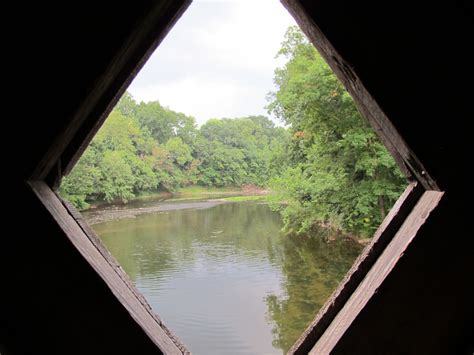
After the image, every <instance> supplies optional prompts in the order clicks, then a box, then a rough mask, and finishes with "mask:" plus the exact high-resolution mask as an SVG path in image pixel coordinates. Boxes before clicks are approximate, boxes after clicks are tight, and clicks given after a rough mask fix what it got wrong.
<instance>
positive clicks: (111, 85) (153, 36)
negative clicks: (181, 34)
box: [30, 0, 191, 187]
mask: <svg viewBox="0 0 474 355" xmlns="http://www.w3.org/2000/svg"><path fill="white" fill-rule="evenodd" d="M190 3H191V0H178V1H172V0H161V1H157V2H155V4H154V6H153V7H152V8H151V9H150V10H149V11H148V12H147V13H146V14H144V15H145V17H144V18H143V19H141V20H140V21H139V22H138V23H137V26H136V28H135V30H134V31H133V32H132V33H131V34H130V36H129V37H128V38H127V39H126V40H125V41H124V43H123V45H122V47H121V48H120V49H119V50H118V52H117V53H116V54H115V56H114V58H113V59H112V60H111V62H110V64H109V65H108V67H107V69H106V70H105V71H104V72H103V73H102V74H101V76H100V77H98V78H97V79H96V80H95V84H94V86H93V87H92V88H90V89H89V90H88V93H87V96H86V97H85V99H84V101H83V102H82V104H80V105H79V107H78V109H77V110H76V111H75V112H74V114H73V116H72V117H70V118H68V124H67V125H66V127H65V128H64V129H63V130H62V131H60V132H59V134H58V135H57V136H56V139H55V140H54V142H53V144H52V145H51V146H50V148H49V150H48V151H47V152H46V154H45V155H44V156H43V158H42V159H41V161H40V162H39V164H38V165H37V167H36V169H35V171H34V172H33V174H32V176H31V177H30V180H33V181H39V180H45V179H46V180H47V181H48V183H49V184H50V185H51V186H53V187H56V186H58V185H59V183H60V181H61V178H62V177H63V176H64V175H66V174H67V173H68V172H69V171H70V170H71V169H72V167H73V166H74V164H75V163H76V161H77V160H78V159H79V158H80V156H81V155H82V153H83V152H84V150H85V149H86V148H87V146H88V145H89V143H90V141H91V140H92V138H93V137H94V135H95V133H96V132H97V131H98V129H99V128H100V127H101V126H102V124H103V123H104V121H105V119H106V118H107V116H108V114H109V113H110V111H111V110H112V108H113V107H114V106H115V104H116V102H117V101H118V99H119V98H120V97H121V96H122V94H123V93H124V92H125V90H126V88H127V87H128V85H129V84H130V83H131V81H132V80H133V78H134V77H135V76H136V74H137V73H138V71H139V70H140V69H141V68H142V67H143V65H144V64H145V62H146V61H147V59H148V58H149V57H150V55H151V54H152V53H153V51H154V50H155V49H156V48H157V46H158V45H159V44H160V43H161V41H162V40H163V38H164V37H165V36H166V35H167V33H168V32H169V30H170V29H171V28H172V27H173V25H174V24H175V23H176V21H177V20H178V19H179V18H180V16H181V15H182V14H183V13H184V11H185V10H186V9H187V7H188V6H189V4H190Z"/></svg>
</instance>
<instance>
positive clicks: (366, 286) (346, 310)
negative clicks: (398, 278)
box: [309, 191, 444, 355]
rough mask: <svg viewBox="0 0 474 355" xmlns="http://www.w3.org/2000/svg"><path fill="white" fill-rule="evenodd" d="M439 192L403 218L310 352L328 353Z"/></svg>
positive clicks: (427, 196)
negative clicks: (393, 235) (381, 251)
mask: <svg viewBox="0 0 474 355" xmlns="http://www.w3.org/2000/svg"><path fill="white" fill-rule="evenodd" d="M443 194H444V193H443V192H438V191H426V192H425V193H424V194H423V196H422V197H421V198H420V200H419V201H418V203H417V204H416V206H415V207H414V209H413V211H412V212H411V213H410V215H409V216H408V218H407V219H406V220H405V222H404V223H403V225H402V226H401V228H400V230H399V231H398V232H397V234H396V235H395V237H394V238H393V240H392V241H391V242H390V244H389V245H388V246H387V248H385V250H384V252H383V253H382V255H381V256H380V257H379V258H378V259H377V262H376V263H375V264H374V266H373V267H372V268H371V270H370V271H369V273H368V274H367V276H366V277H365V278H364V280H363V281H362V282H361V284H360V285H359V287H358V288H357V289H356V290H355V292H354V293H353V294H352V295H351V297H350V298H349V300H348V301H347V302H346V303H345V305H344V307H343V308H342V310H341V311H340V312H339V313H338V314H337V316H336V318H334V320H333V321H332V323H331V324H330V325H329V327H328V328H327V329H326V331H325V332H324V334H323V335H322V336H321V338H320V339H319V340H318V342H317V343H316V345H315V346H314V347H313V349H311V351H310V352H309V354H311V355H316V354H317V355H324V354H330V353H331V351H332V349H333V348H334V347H335V346H336V344H337V343H338V341H339V340H340V339H341V337H342V336H343V335H344V333H345V331H346V330H347V329H348V328H349V326H350V325H351V323H352V322H353V321H354V319H355V318H356V317H357V315H358V314H359V313H360V312H361V311H362V310H363V308H364V307H365V305H366V304H367V303H368V302H369V300H370V299H371V297H372V296H373V295H374V294H375V293H376V292H377V290H378V288H379V287H380V286H381V285H382V282H383V281H384V280H385V278H386V277H387V276H388V275H389V274H390V272H391V271H392V270H393V268H394V267H395V265H396V264H397V262H398V260H399V259H400V258H401V257H402V256H403V253H404V252H405V250H406V249H407V247H408V245H409V244H410V243H411V241H412V240H413V238H415V236H416V234H417V232H418V230H419V229H420V227H421V226H422V225H423V224H424V223H425V221H426V220H427V219H428V217H429V215H430V213H431V212H432V211H433V210H434V209H435V208H436V206H437V205H438V203H439V201H440V200H441V198H442V197H443Z"/></svg>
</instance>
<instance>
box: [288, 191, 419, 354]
mask: <svg viewBox="0 0 474 355" xmlns="http://www.w3.org/2000/svg"><path fill="white" fill-rule="evenodd" d="M423 192H424V189H423V188H422V187H421V185H419V184H416V183H411V184H409V185H408V186H407V188H406V189H405V191H404V192H403V193H402V195H401V196H400V197H399V199H398V200H397V202H396V203H395V204H394V206H393V207H392V209H391V210H390V212H389V213H388V215H387V216H386V218H385V219H384V220H383V222H382V224H381V225H380V227H379V228H378V229H377V231H376V232H375V234H374V236H373V238H372V241H371V242H370V244H369V245H367V246H366V247H365V248H364V250H363V251H362V252H361V254H360V255H359V257H358V258H357V259H356V261H355V262H354V264H353V265H352V267H351V269H350V270H349V271H348V272H347V274H346V275H345V277H344V279H343V280H342V281H341V282H340V283H339V286H338V287H337V289H336V290H335V291H334V292H333V294H332V295H331V297H330V298H329V299H328V301H327V302H326V303H325V305H324V306H323V307H322V308H321V309H320V310H319V312H318V314H317V315H316V317H315V319H314V320H313V321H312V322H311V323H310V325H309V326H308V327H307V329H306V330H305V331H304V333H303V334H302V335H301V336H300V338H299V339H298V340H297V341H296V343H295V344H294V345H293V346H292V347H291V349H290V350H289V352H288V354H298V355H300V354H301V355H302V354H307V353H308V352H309V351H310V350H311V348H312V347H313V346H314V344H315V343H316V342H317V340H318V339H319V338H320V337H321V336H322V334H323V333H324V331H325V330H326V329H327V327H328V326H329V325H330V324H331V322H332V321H333V319H334V318H335V317H336V315H337V313H338V312H339V311H340V310H341V309H342V308H343V307H344V304H345V303H346V302H347V300H348V299H349V297H350V296H351V294H352V293H353V292H354V291H355V290H356V289H357V287H358V286H359V284H360V282H361V281H362V280H363V279H364V277H365V276H366V274H367V272H368V271H369V270H370V268H371V267H372V266H373V265H374V263H375V262H376V260H377V258H378V257H379V256H380V255H381V254H382V252H383V250H384V249H385V248H386V246H387V245H388V244H389V243H390V241H391V240H392V238H393V236H394V235H395V234H396V233H397V231H398V230H399V229H400V226H401V225H402V224H403V222H404V221H405V219H406V218H407V216H408V215H409V214H410V212H411V211H412V209H413V207H414V206H415V205H416V203H417V202H418V200H419V198H420V197H421V195H422V194H423Z"/></svg>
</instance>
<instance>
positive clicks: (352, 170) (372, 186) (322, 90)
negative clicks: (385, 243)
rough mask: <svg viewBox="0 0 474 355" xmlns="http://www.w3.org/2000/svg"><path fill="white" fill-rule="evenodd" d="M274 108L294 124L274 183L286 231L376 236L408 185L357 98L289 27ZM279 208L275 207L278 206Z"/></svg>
mask: <svg viewBox="0 0 474 355" xmlns="http://www.w3.org/2000/svg"><path fill="white" fill-rule="evenodd" d="M278 55H279V56H285V57H286V58H287V63H286V65H285V66H284V67H283V68H278V69H277V70H276V71H275V78H274V81H275V84H276V86H277V91H275V92H272V93H270V94H269V96H268V99H269V105H268V109H269V110H270V112H272V113H274V114H275V115H276V116H277V117H278V118H279V119H281V120H282V121H283V122H284V123H285V124H287V125H289V130H290V133H291V139H290V140H289V142H288V146H287V151H288V155H289V159H287V160H286V162H287V164H288V166H287V168H286V171H285V172H284V173H283V174H282V175H281V176H279V177H276V178H274V179H273V181H272V184H271V186H272V189H274V190H275V191H276V197H275V198H276V199H277V200H280V201H281V200H283V201H285V203H286V204H285V205H280V208H281V209H282V214H283V218H284V221H285V228H286V229H287V231H289V232H295V233H304V232H308V231H310V230H311V228H312V227H313V226H314V225H316V224H322V225H327V226H333V227H335V228H338V229H343V230H346V231H350V232H355V233H357V234H366V235H370V234H371V233H372V232H373V231H374V229H375V228H376V227H377V226H378V225H379V224H380V223H381V220H382V218H383V217H384V216H385V213H386V209H387V208H388V206H390V205H391V204H392V203H393V202H394V201H395V199H396V198H397V197H398V196H399V195H400V193H401V191H402V189H403V186H404V185H406V181H405V179H404V178H403V176H402V174H401V173H400V171H399V169H398V167H397V166H396V164H395V162H394V160H393V158H392V157H391V156H390V154H389V153H388V152H387V150H386V149H385V147H384V146H383V145H382V144H381V143H380V142H379V140H378V139H377V136H376V135H375V133H374V132H373V131H372V130H371V128H370V127H369V126H368V124H367V122H366V121H365V120H364V119H363V117H361V115H360V114H359V112H358V111H357V109H356V106H355V105H354V103H353V101H352V98H351V97H350V96H349V94H348V93H347V92H346V91H345V90H344V88H343V87H342V85H341V84H340V83H339V81H338V80H337V78H336V77H335V75H334V74H333V73H332V72H331V70H330V68H329V67H328V65H327V64H326V63H325V62H324V61H323V59H322V58H321V56H320V55H319V54H318V53H317V51H316V50H315V49H314V47H313V46H312V45H311V44H310V43H309V41H308V40H307V39H306V38H305V37H304V35H303V34H302V33H301V32H300V30H299V29H298V28H296V27H290V28H289V29H288V31H287V33H286V36H285V40H284V42H283V43H282V48H281V49H280V51H279V53H278ZM274 205H276V204H274Z"/></svg>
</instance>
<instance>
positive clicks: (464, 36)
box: [300, 0, 474, 189]
mask: <svg viewBox="0 0 474 355" xmlns="http://www.w3.org/2000/svg"><path fill="white" fill-rule="evenodd" d="M300 2H301V3H302V4H303V7H304V9H305V10H306V11H307V13H308V14H309V15H310V16H311V17H312V18H313V20H314V21H315V22H316V24H317V25H318V26H319V27H320V28H321V30H322V31H323V33H324V34H325V35H326V37H327V38H328V39H329V41H330V42H331V44H332V45H333V46H334V47H335V49H336V50H337V51H338V52H339V53H340V54H341V56H342V57H343V58H344V59H345V60H346V61H347V63H349V66H350V67H351V68H352V69H353V70H354V71H355V72H356V73H357V74H358V76H359V77H360V79H361V81H362V82H363V84H364V85H365V87H366V88H367V89H368V91H369V92H370V93H371V94H372V96H373V97H374V98H375V100H376V101H377V102H378V104H379V105H380V106H381V108H382V110H383V111H384V112H385V113H386V114H387V116H388V117H389V118H390V119H391V121H392V123H393V124H394V125H395V126H396V128H397V130H398V131H399V133H400V134H401V135H402V136H403V138H404V139H405V140H406V141H407V143H408V145H409V146H410V147H411V148H412V149H413V150H414V151H415V153H416V155H417V156H418V158H419V159H420V160H421V162H422V163H423V164H424V165H425V167H426V168H427V170H428V171H429V172H430V173H431V174H432V175H433V177H434V178H435V179H436V180H437V181H438V184H439V185H440V186H441V188H442V189H443V188H445V187H446V188H447V186H448V184H451V182H454V181H458V180H459V179H462V178H463V177H464V176H466V175H467V171H466V170H465V167H466V165H465V164H459V162H463V161H464V162H466V161H468V159H469V158H470V154H469V153H470V151H469V149H468V147H467V146H466V143H467V142H468V141H469V139H468V133H469V131H470V130H469V129H468V126H467V125H468V123H469V122H470V120H471V118H472V117H473V116H474V105H472V83H473V79H474V75H473V70H472V63H474V56H473V53H472V51H471V50H470V49H471V47H472V45H470V43H472V41H473V35H472V33H474V20H473V18H474V17H473V5H472V2H471V3H468V2H464V3H463V2H456V1H440V2H429V3H428V2H414V1H389V2H387V1H379V2H360V1H309V0H308V1H307V0H304V1H300ZM471 151H472V150H471ZM452 186H453V184H451V185H450V187H452Z"/></svg>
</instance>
